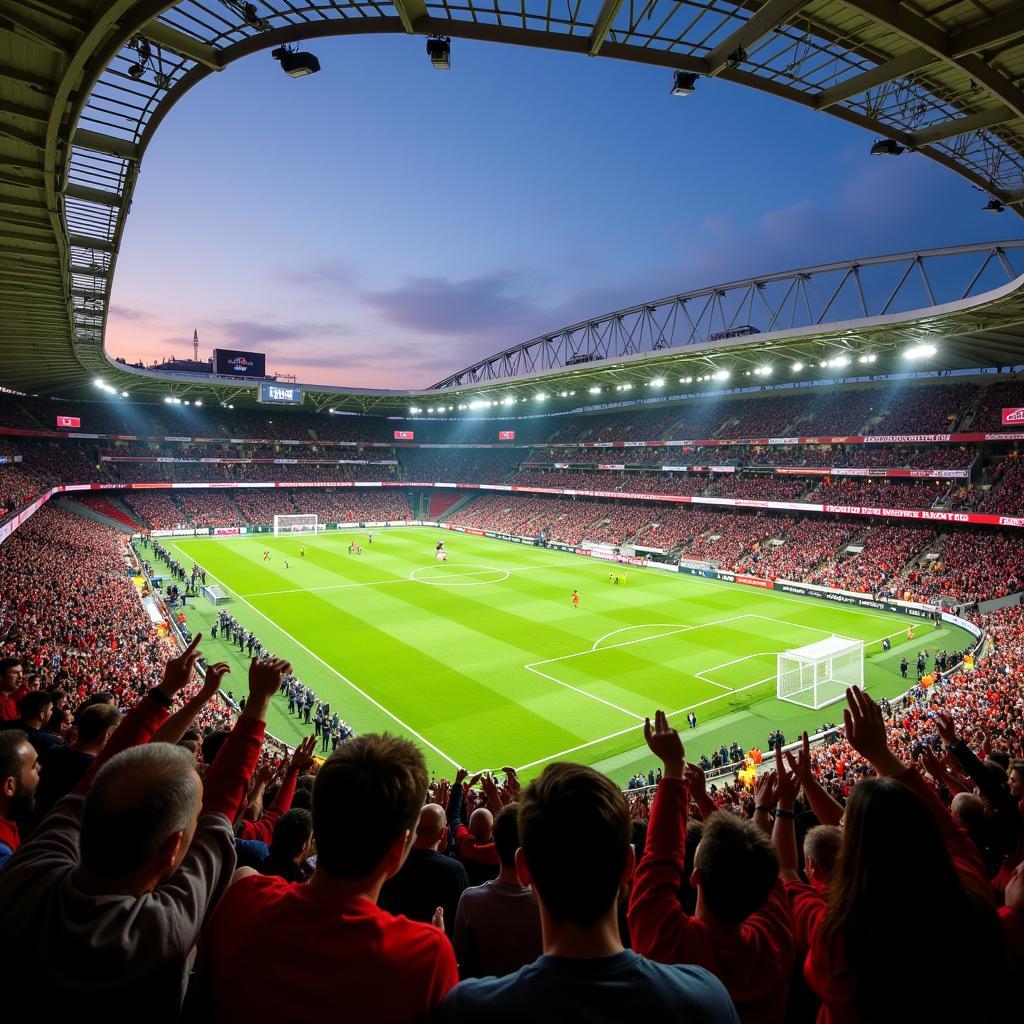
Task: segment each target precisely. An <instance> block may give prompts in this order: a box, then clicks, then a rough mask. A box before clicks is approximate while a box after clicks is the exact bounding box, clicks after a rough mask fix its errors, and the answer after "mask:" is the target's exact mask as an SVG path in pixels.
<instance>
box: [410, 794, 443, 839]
mask: <svg viewBox="0 0 1024 1024" xmlns="http://www.w3.org/2000/svg"><path fill="white" fill-rule="evenodd" d="M447 824H448V816H447V815H446V814H445V813H444V808H443V807H442V806H441V805H440V804H424V806H423V807H422V808H421V810H420V817H419V821H418V822H417V823H416V839H415V841H414V842H413V846H415V847H416V848H417V849H418V850H436V849H437V844H438V843H440V842H441V837H442V836H443V835H444V829H445V826H446V825H447Z"/></svg>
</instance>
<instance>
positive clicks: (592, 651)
mask: <svg viewBox="0 0 1024 1024" xmlns="http://www.w3.org/2000/svg"><path fill="white" fill-rule="evenodd" d="M749 618H750V616H749V615H733V616H730V617H729V618H727V619H715V620H714V622H697V623H695V624H694V625H692V626H680V627H679V628H678V629H670V630H668V631H667V632H665V633H653V634H652V635H651V636H642V637H640V638H639V639H637V640H622V641H621V642H620V643H617V644H609V645H608V646H607V647H601V648H599V650H601V651H613V650H615V648H617V647H631V646H632V645H633V644H643V643H646V642H647V641H648V640H660V639H661V638H662V637H665V636H675V635H676V633H688V632H689V631H690V630H692V629H703V628H704V627H705V626H723V625H725V623H727V622H735V621H736V620H737V619H749ZM648 625H658V623H648ZM665 625H667V623H665ZM607 635H610V634H607ZM601 639H602V640H603V639H604V637H602V638H601ZM596 653H597V650H595V649H594V648H593V647H591V648H590V650H588V651H577V652H576V653H575V654H561V655H559V656H558V657H557V658H545V659H544V660H543V661H531V662H530V664H529V665H527V666H526V668H530V667H531V666H533V665H549V664H551V662H553V661H567V660H568V659H569V658H580V657H582V656H583V655H584V654H596Z"/></svg>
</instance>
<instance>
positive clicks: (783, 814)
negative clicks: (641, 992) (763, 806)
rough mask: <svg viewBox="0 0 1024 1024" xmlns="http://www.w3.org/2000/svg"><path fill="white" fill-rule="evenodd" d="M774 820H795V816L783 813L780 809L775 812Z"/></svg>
mask: <svg viewBox="0 0 1024 1024" xmlns="http://www.w3.org/2000/svg"><path fill="white" fill-rule="evenodd" d="M775 817H776V818H790V819H792V818H795V817H796V815H795V814H794V813H793V812H792V811H784V810H783V809H782V808H781V807H780V808H779V809H778V810H777V811H776V812H775Z"/></svg>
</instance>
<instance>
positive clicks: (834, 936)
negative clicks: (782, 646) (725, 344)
mask: <svg viewBox="0 0 1024 1024" xmlns="http://www.w3.org/2000/svg"><path fill="white" fill-rule="evenodd" d="M488 497H493V498H497V499H500V500H504V501H509V500H510V499H509V498H508V497H507V496H503V495H491V496H488ZM482 500H484V499H482ZM523 500H524V501H529V502H533V501H538V502H544V501H548V500H550V499H541V498H533V497H525V498H523ZM602 505H610V507H612V508H614V507H616V506H614V505H611V503H600V502H595V503H589V508H590V509H591V510H593V509H595V508H597V509H599V510H600V509H601V506H602ZM598 514H599V515H600V514H601V511H599V512H598ZM710 515H712V516H714V515H715V513H711V514H710ZM733 518H734V519H737V520H738V519H739V518H740V517H738V516H737V517H733ZM709 523H710V525H708V524H709ZM746 523H747V526H748V535H749V536H750V537H751V538H752V540H753V542H754V543H761V541H762V540H763V539H764V538H766V537H768V536H770V535H772V534H774V533H776V532H778V531H779V527H780V526H783V527H784V528H785V532H787V533H788V532H792V531H793V530H794V528H795V524H794V523H793V522H792V520H791V519H784V518H781V517H768V516H763V517H762V516H752V517H747V519H746ZM768 523H771V525H770V526H769V525H767V524H768ZM702 525H704V526H706V529H705V530H702V531H701V533H702V535H703V534H704V533H708V534H710V533H712V532H715V529H716V526H715V523H714V522H713V520H704V521H703V524H702ZM884 529H885V528H884V527H881V528H879V530H880V531H882V530H884ZM904 529H913V528H904ZM718 532H719V533H720V532H721V531H718ZM55 536H59V537H60V538H61V543H60V544H59V545H58V544H54V543H53V538H54V537H55ZM872 539H873V540H874V541H875V542H876V543H877V544H879V545H888V546H889V547H892V546H893V544H894V540H893V538H891V537H888V536H886V535H884V534H883V533H881V532H880V534H879V535H878V536H875V537H873V538H872ZM125 558H126V551H125V548H124V542H123V541H122V540H121V539H120V538H119V537H118V536H117V535H116V533H115V532H114V531H112V530H110V529H107V528H105V527H101V526H98V525H97V524H95V523H92V522H90V521H86V520H83V519H81V518H79V517H77V516H73V515H71V514H69V513H67V512H65V511H63V510H61V509H58V508H45V509H43V510H42V511H41V512H39V513H37V515H36V516H34V517H33V518H32V519H31V520H29V521H28V522H27V523H26V524H24V525H23V526H22V528H21V529H20V530H19V531H17V533H16V534H15V535H14V536H13V537H12V538H11V539H9V540H8V541H7V542H6V543H5V544H4V545H2V546H0V719H2V720H3V723H4V724H5V725H7V728H5V729H0V928H2V929H3V932H4V934H5V935H8V936H11V937H12V940H11V941H9V942H8V943H7V945H6V947H5V949H6V952H5V956H6V959H5V967H6V969H7V970H8V972H9V974H10V977H11V978H12V979H15V983H16V987H17V989H18V990H19V991H24V992H27V993H29V994H30V996H31V998H32V999H33V1000H38V999H39V998H40V997H44V998H46V999H49V1000H53V1001H54V1002H55V1004H56V1005H62V1006H74V1007H75V1009H76V1011H77V1012H78V1013H81V1014H89V1013H96V1014H97V1015H99V1014H101V1013H102V1014H103V1015H104V1016H107V1017H110V1016H114V1017H117V1016H120V1015H122V1013H121V1011H122V1009H124V1008H129V1007H130V1008H131V1012H133V1013H135V1012H137V1010H138V1008H139V1007H140V1006H144V1007H145V1009H146V1014H147V1016H148V1017H150V1018H152V1019H153V1020H155V1021H157V1022H162V1021H176V1020H178V1019H214V1018H218V1019H227V1018H228V1017H239V1018H241V1019H249V1018H255V1017H266V1018H268V1019H275V1020H288V1019H296V1018H297V1017H298V1016H300V1015H301V1016H308V1015H309V1014H311V1013H318V1012H322V1010H323V1008H324V1007H325V1006H329V1005H333V1003H332V1000H341V1002H342V1003H343V1006H344V1011H345V1014H346V1015H347V1016H349V1017H352V1018H353V1019H356V1020H370V1019H373V1020H386V1021H395V1022H402V1021H410V1022H412V1021H419V1020H426V1019H436V1020H438V1021H440V1022H449V1021H451V1022H461V1021H478V1020H487V1021H496V1022H499V1024H501V1022H510V1024H511V1022H513V1021H515V1022H519V1021H522V1020H523V1019H529V1018H530V1017H531V1016H532V1017H533V1018H536V1019H541V1020H588V1021H589V1020H595V1021H600V1020H610V1021H619V1020H632V1019H652V1020H687V1021H689V1020H701V1021H720V1022H722V1024H738V1022H740V1021H743V1022H744V1024H746V1022H751V1024H776V1022H778V1024H781V1022H783V1021H803V1020H810V1019H813V1018H814V1017H815V1016H817V1018H818V1019H819V1020H821V1021H826V1022H837V1024H838V1022H847V1021H849V1022H851V1024H853V1022H859V1021H865V1020H878V1021H894V1022H895V1021H910V1020H918V1019H920V1020H927V1021H961V1020H972V1021H979V1022H988V1021H991V1022H997V1021H998V1022H1002V1021H1010V1020H1013V1019H1015V1018H1016V1016H1018V1015H1019V977H1020V970H1021V967H1022V966H1024V819H1022V810H1024V760H1021V756H1022V754H1024V747H1022V743H1024V690H1022V688H1021V686H1020V678H1021V674H1022V672H1024V611H1022V609H1021V607H1019V606H1017V607H1014V608H1009V609H1003V610H1000V611H999V612H996V613H994V614H993V615H992V616H989V617H987V618H985V619H984V620H983V621H982V625H983V627H984V628H985V629H986V631H987V632H988V634H989V637H990V638H991V648H990V650H989V651H988V652H987V653H985V654H983V655H982V656H981V657H979V658H977V659H972V662H971V663H968V662H967V661H964V662H963V664H962V667H961V668H960V669H957V670H954V671H953V672H951V673H950V674H949V676H948V677H947V678H946V679H939V680H936V679H935V678H934V676H933V675H932V674H929V678H930V679H931V682H930V683H929V684H926V683H925V682H924V681H922V682H921V683H920V684H919V685H918V686H917V687H916V688H914V689H913V690H912V691H911V692H910V693H909V695H908V697H907V698H906V699H905V700H898V701H892V702H891V703H890V702H883V703H882V704H881V705H876V704H875V703H874V702H873V701H872V700H871V698H870V697H868V696H867V695H866V694H863V693H861V692H860V691H857V690H854V691H850V692H849V694H848V698H847V702H848V706H847V708H846V710H845V712H844V720H843V726H842V727H841V728H840V727H831V728H830V729H829V732H830V737H831V739H830V742H829V743H827V744H826V745H824V746H822V747H820V748H818V747H815V748H811V747H810V745H809V744H806V743H805V744H804V745H803V746H802V747H799V746H798V749H797V750H796V751H795V752H793V753H788V754H786V755H783V756H779V757H776V758H775V759H774V766H773V770H771V771H767V770H763V771H762V772H761V773H760V775H759V776H758V777H757V778H756V779H751V780H750V787H749V788H747V787H745V786H744V787H741V786H739V785H736V784H731V783H730V784H728V785H724V786H720V787H710V788H709V787H708V785H707V782H706V779H705V774H704V768H703V767H702V763H701V761H700V759H699V758H696V757H695V754H694V753H693V752H692V751H690V752H688V751H687V750H686V748H685V746H684V739H685V735H686V733H685V730H684V732H683V734H682V735H680V733H679V732H677V730H676V729H675V728H673V726H672V723H671V722H670V721H669V720H668V718H667V717H666V716H665V715H664V713H662V712H660V711H657V712H655V711H654V709H652V716H651V718H649V719H647V720H646V721H645V722H644V724H643V726H642V728H641V727H640V726H639V725H638V729H637V732H638V735H637V739H638V741H639V740H640V737H641V735H642V737H643V741H644V742H645V743H646V745H647V748H648V749H649V751H650V754H651V756H652V758H653V759H654V761H655V762H656V764H657V767H656V768H655V769H652V772H651V773H650V774H649V775H648V776H647V777H646V779H645V782H646V783H648V784H650V783H652V782H653V783H654V789H653V793H649V792H647V791H646V790H645V791H644V792H643V793H642V794H640V793H635V794H634V795H633V796H632V797H631V798H630V799H629V801H628V802H627V799H626V797H625V796H624V795H623V794H622V792H621V791H620V790H619V788H618V787H617V786H616V785H615V784H614V783H613V782H612V781H611V780H609V779H608V778H606V777H604V776H602V775H600V774H599V773H598V772H596V771H594V770H593V769H591V768H589V767H584V766H582V765H578V764H572V763H567V762H563V763H558V764H554V765H551V766H549V767H547V768H546V769H545V770H544V771H543V772H542V773H541V774H540V775H539V776H538V777H537V778H536V779H534V780H533V781H532V782H530V783H529V785H524V784H523V783H521V782H520V780H519V778H518V776H517V773H516V771H515V770H514V769H512V768H505V769H502V770H501V772H500V773H498V774H497V775H492V774H490V773H484V772H481V773H479V774H478V775H475V776H470V773H469V772H468V771H466V770H464V769H459V770H458V771H457V772H456V773H455V774H454V778H452V779H451V780H450V781H449V780H447V779H433V780H431V779H430V778H429V776H428V772H427V768H426V764H425V762H424V759H423V756H422V754H421V752H420V751H419V750H418V749H417V747H416V746H415V745H414V744H412V743H411V742H409V741H406V740H404V739H399V738H396V737H393V736H378V735H365V736H358V737H354V738H352V739H350V740H349V741H347V742H344V743H341V744H339V745H338V746H337V749H336V750H335V751H334V752H333V754H332V755H331V756H329V757H328V758H327V759H326V760H325V761H324V762H323V763H322V764H321V765H319V766H318V765H317V763H316V761H315V759H314V747H315V736H311V737H310V738H309V740H308V741H306V742H305V743H303V744H302V745H301V746H300V747H299V748H298V749H297V750H296V751H295V752H294V753H293V754H284V755H282V753H281V752H280V751H279V750H277V749H273V748H268V747H267V746H266V745H265V740H266V734H265V721H266V716H267V710H268V707H269V704H270V702H271V700H273V699H275V698H276V699H281V700H289V699H290V700H291V702H292V706H293V708H292V710H293V713H294V714H301V715H302V717H303V721H309V719H310V717H313V716H309V717H307V714H308V712H307V708H308V707H309V704H310V702H309V700H308V694H307V693H306V692H305V690H304V689H303V688H299V687H295V686H292V685H291V683H290V681H289V677H290V676H291V675H292V670H291V665H290V664H289V663H288V662H287V661H286V660H284V659H280V658H257V657H254V658H253V659H252V660H251V662H250V669H249V673H248V676H249V678H248V684H247V686H246V687H245V690H246V692H245V693H244V694H243V697H244V701H240V702H239V704H240V707H239V714H238V715H237V717H236V715H235V714H234V713H232V712H229V711H228V708H227V705H226V704H224V703H223V702H221V701H220V700H219V698H218V696H217V695H218V692H219V690H220V689H221V686H222V683H223V682H224V680H225V673H226V670H227V666H226V665H225V664H223V663H212V664H209V663H208V664H207V665H206V668H205V672H204V673H203V680H202V682H201V683H199V682H197V681H196V675H195V669H196V668H197V663H198V659H199V657H200V650H204V651H205V650H209V651H213V650H216V646H213V647H208V646H207V644H206V642H205V641H203V647H202V648H200V646H199V644H200V640H199V638H196V640H195V641H194V642H192V643H191V644H190V645H189V646H188V647H187V648H185V650H184V651H181V650H180V648H178V647H176V646H173V645H172V644H171V643H170V642H169V641H168V640H165V639H163V638H161V637H160V636H159V635H158V633H157V632H156V631H155V630H154V629H153V624H152V622H151V621H150V620H149V618H148V616H147V615H146V614H145V612H144V610H143V607H142V604H141V602H140V601H139V597H138V594H137V592H136V589H135V584H134V583H133V582H132V579H131V575H130V574H129V573H128V572H127V571H126V562H125ZM207 660H208V661H209V660H210V659H209V658H208V659H207ZM954 660H956V659H954ZM291 682H294V680H293V679H292V680H291ZM242 685H243V684H242V683H241V681H239V682H238V683H236V688H237V689H239V691H241V690H242ZM300 698H301V710H300V703H299V701H300ZM321 703H322V702H321ZM321 711H323V708H321ZM322 718H323V714H322V715H321V719H322ZM321 732H322V728H321ZM783 743H784V738H783V737H782V736H781V734H780V733H779V732H778V731H777V730H773V732H772V735H771V736H770V737H769V744H768V745H769V747H772V748H775V749H776V750H777V749H778V748H780V747H781V746H782V744H783ZM61 747H65V748H66V753H65V752H64V751H62V750H61V749H60V748H61ZM752 753H753V752H752V751H751V752H745V751H743V750H742V749H741V748H740V747H739V745H738V744H735V743H734V744H731V745H728V746H727V745H724V744H723V745H722V746H721V747H720V748H718V749H717V750H716V751H715V757H717V758H718V760H719V761H720V762H729V763H732V764H739V763H740V762H741V761H742V762H743V763H746V761H747V760H748V759H749V755H750V754H752ZM758 759H759V758H758ZM758 759H754V763H755V766H756V761H757V760H758ZM705 762H706V763H707V764H708V765H713V759H712V758H706V757H705ZM631 812H632V814H631ZM314 849H315V854H314ZM908 907H909V908H911V910H912V912H910V911H909V910H908ZM908 949H909V950H911V951H913V950H916V951H918V952H919V953H922V951H923V954H927V955H925V960H924V961H923V962H926V963H927V964H928V965H930V966H929V969H931V967H933V966H934V963H937V962H938V960H942V961H943V963H945V961H946V960H949V962H951V963H953V964H955V967H956V970H957V971H959V972H961V973H960V974H959V975H958V976H957V977H955V978H953V979H952V981H951V982H950V983H948V984H947V983H942V982H941V981H940V980H939V979H937V978H934V977H932V976H930V975H928V976H918V975H915V974H913V972H912V970H911V968H912V967H913V964H914V963H915V961H913V960H912V959H911V960H910V961H909V962H910V963H911V968H908V967H907V963H908V959H907V958H908ZM939 954H942V955H941V956H940V955H939ZM936 957H937V958H938V959H936ZM933 961H934V963H933ZM907 970H911V975H910V977H911V978H912V981H913V983H910V982H908V983H907V984H893V979H894V977H895V978H897V980H899V979H900V978H905V977H907V975H905V974H901V971H907ZM950 970H952V968H951V969H950ZM254 971H256V972H257V973H255V974H254V973H253V972H254ZM186 1000H187V1002H186ZM14 1002H15V997H14V996H12V997H11V998H10V999H9V1005H13V1004H14ZM183 1006H184V1007H186V1009H184V1010H183Z"/></svg>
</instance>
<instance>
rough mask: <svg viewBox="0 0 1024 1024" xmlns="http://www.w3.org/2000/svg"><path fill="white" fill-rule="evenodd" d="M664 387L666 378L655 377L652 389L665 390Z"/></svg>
mask: <svg viewBox="0 0 1024 1024" xmlns="http://www.w3.org/2000/svg"><path fill="white" fill-rule="evenodd" d="M664 386H665V378H664V377H655V378H654V380H652V381H651V387H652V388H663V387H664Z"/></svg>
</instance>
